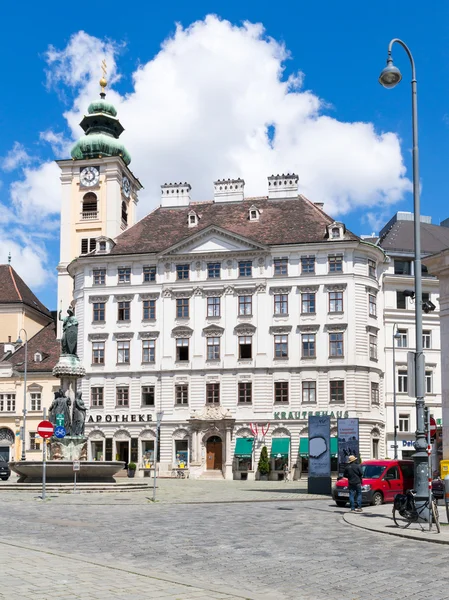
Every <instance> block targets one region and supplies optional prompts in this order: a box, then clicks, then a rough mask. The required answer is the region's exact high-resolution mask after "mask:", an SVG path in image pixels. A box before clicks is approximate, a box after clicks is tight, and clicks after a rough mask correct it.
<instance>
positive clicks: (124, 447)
mask: <svg viewBox="0 0 449 600" xmlns="http://www.w3.org/2000/svg"><path fill="white" fill-rule="evenodd" d="M116 444H117V456H118V460H122V461H123V462H124V463H125V469H127V468H128V462H129V442H116Z"/></svg>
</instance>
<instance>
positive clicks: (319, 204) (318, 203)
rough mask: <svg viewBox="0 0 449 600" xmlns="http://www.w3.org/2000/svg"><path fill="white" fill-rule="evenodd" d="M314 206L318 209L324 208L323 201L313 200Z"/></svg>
mask: <svg viewBox="0 0 449 600" xmlns="http://www.w3.org/2000/svg"><path fill="white" fill-rule="evenodd" d="M314 204H315V206H317V207H318V208H319V209H320V210H323V208H324V202H314Z"/></svg>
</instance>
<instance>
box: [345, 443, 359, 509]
mask: <svg viewBox="0 0 449 600" xmlns="http://www.w3.org/2000/svg"><path fill="white" fill-rule="evenodd" d="M348 463H349V464H348V465H346V468H345V471H344V476H345V477H347V479H348V486H349V504H350V505H351V512H362V467H361V466H360V465H358V464H357V458H356V457H355V456H352V455H351V456H350V457H349V458H348ZM356 494H357V497H356V498H355V496H356ZM354 498H355V503H354ZM355 504H356V505H357V506H355Z"/></svg>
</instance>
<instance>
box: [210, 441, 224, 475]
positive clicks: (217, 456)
mask: <svg viewBox="0 0 449 600" xmlns="http://www.w3.org/2000/svg"><path fill="white" fill-rule="evenodd" d="M222 457H223V442H222V441H221V438H219V437H218V436H217V435H213V436H212V437H210V438H209V439H208V440H207V442H206V469H207V470H208V471H211V470H214V469H221V467H222V462H223V460H222Z"/></svg>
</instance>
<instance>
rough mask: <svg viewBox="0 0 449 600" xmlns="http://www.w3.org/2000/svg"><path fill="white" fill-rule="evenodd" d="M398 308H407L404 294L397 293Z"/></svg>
mask: <svg viewBox="0 0 449 600" xmlns="http://www.w3.org/2000/svg"><path fill="white" fill-rule="evenodd" d="M396 308H401V309H406V308H407V300H406V298H405V296H404V292H396Z"/></svg>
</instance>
